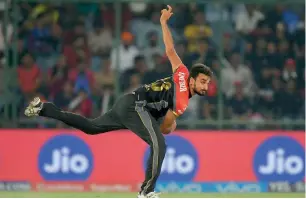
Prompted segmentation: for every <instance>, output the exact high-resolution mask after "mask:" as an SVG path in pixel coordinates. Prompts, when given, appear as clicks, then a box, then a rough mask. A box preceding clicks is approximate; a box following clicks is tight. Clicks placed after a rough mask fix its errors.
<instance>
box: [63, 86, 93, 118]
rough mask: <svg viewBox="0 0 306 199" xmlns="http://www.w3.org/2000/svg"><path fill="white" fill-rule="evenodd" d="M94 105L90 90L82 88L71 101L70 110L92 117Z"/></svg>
mask: <svg viewBox="0 0 306 199" xmlns="http://www.w3.org/2000/svg"><path fill="white" fill-rule="evenodd" d="M92 105H93V104H92V101H91V100H90V99H89V97H88V92H87V91H86V90H83V89H80V90H79V91H78V95H77V96H76V97H75V98H74V99H73V100H72V101H71V102H70V103H69V105H68V110H69V111H72V112H75V113H78V114H80V115H83V116H85V117H90V116H91V115H92Z"/></svg>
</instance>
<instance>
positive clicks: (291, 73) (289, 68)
mask: <svg viewBox="0 0 306 199" xmlns="http://www.w3.org/2000/svg"><path fill="white" fill-rule="evenodd" d="M297 76H298V74H297V72H296V64H295V61H294V60H293V59H287V61H286V63H285V67H284V69H283V74H282V77H283V80H284V81H285V82H288V81H289V80H294V81H296V80H297Z"/></svg>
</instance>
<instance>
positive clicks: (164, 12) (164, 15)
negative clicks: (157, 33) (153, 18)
mask: <svg viewBox="0 0 306 199" xmlns="http://www.w3.org/2000/svg"><path fill="white" fill-rule="evenodd" d="M167 7H168V9H162V11H161V16H160V23H165V22H167V21H168V20H169V19H170V17H171V15H173V12H172V8H171V6H169V5H167Z"/></svg>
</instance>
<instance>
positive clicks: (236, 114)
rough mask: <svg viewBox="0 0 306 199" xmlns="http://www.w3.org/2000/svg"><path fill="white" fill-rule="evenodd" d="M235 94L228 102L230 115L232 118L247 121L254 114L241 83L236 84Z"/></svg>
mask: <svg viewBox="0 0 306 199" xmlns="http://www.w3.org/2000/svg"><path fill="white" fill-rule="evenodd" d="M234 92H235V94H234V95H233V96H232V97H231V98H230V99H229V101H228V113H229V116H230V118H232V119H238V120H247V119H248V118H249V116H250V115H251V113H252V107H251V103H250V101H249V99H248V98H247V96H246V95H245V94H244V91H243V85H242V83H240V82H237V83H236V84H235V91H234Z"/></svg>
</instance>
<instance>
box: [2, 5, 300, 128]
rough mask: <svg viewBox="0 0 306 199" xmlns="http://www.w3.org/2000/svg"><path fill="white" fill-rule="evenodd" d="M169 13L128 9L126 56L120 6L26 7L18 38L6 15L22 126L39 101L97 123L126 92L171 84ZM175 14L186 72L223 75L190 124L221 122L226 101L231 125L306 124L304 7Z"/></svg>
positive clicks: (178, 10) (194, 103)
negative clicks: (202, 69) (166, 39)
mask: <svg viewBox="0 0 306 199" xmlns="http://www.w3.org/2000/svg"><path fill="white" fill-rule="evenodd" d="M0 7H1V6H0ZM164 7H165V5H162V4H145V3H127V4H123V5H122V13H121V14H122V15H121V23H120V29H121V33H120V41H119V42H120V45H119V46H117V48H116V47H115V46H116V45H115V44H116V42H115V41H116V40H115V33H116V32H115V28H116V19H115V11H114V6H113V4H95V3H78V4H59V5H57V4H41V3H20V5H18V9H19V10H18V23H17V24H18V29H17V30H14V27H13V20H9V21H10V23H9V24H6V27H5V26H4V23H3V18H4V15H3V13H4V12H3V10H2V12H1V13H2V16H1V18H2V20H1V21H2V22H1V24H0V28H1V31H0V54H1V58H2V67H3V66H4V65H5V66H7V67H12V68H13V67H14V63H16V64H18V67H17V71H16V72H17V80H16V81H18V85H19V86H18V89H16V91H15V92H16V93H17V94H18V96H20V97H21V100H20V104H19V107H18V108H19V110H20V117H23V116H22V113H23V111H22V110H23V108H24V107H25V106H26V105H27V104H28V102H29V101H30V100H31V99H32V98H33V97H34V96H40V97H41V98H43V99H44V100H49V101H53V102H54V103H55V104H56V105H57V106H58V107H60V108H62V109H64V110H69V111H73V112H76V113H80V114H82V115H84V116H86V117H95V116H98V115H100V114H103V113H105V112H106V111H107V110H109V109H110V108H111V106H112V104H113V103H114V101H115V100H116V99H115V93H116V92H115V91H116V90H117V89H118V90H119V91H120V92H121V93H126V92H130V91H132V90H133V89H135V88H137V87H138V86H140V85H141V84H146V83H150V82H152V81H155V80H157V79H160V78H163V77H166V76H169V75H171V66H170V65H169V64H170V63H169V61H168V60H167V57H166V56H165V53H164V45H163V41H162V33H161V28H160V24H159V17H160V10H161V9H163V8H164ZM173 9H174V15H173V16H172V18H171V19H170V21H169V26H170V28H171V31H172V34H173V37H174V40H175V43H176V46H175V47H176V50H177V53H178V55H179V56H180V57H181V59H182V60H183V62H184V64H185V65H186V66H187V67H191V66H192V65H193V64H194V63H197V62H200V63H204V64H206V65H208V66H209V67H211V68H212V70H213V71H214V74H215V76H214V78H213V81H212V83H211V85H210V88H209V91H208V93H207V96H206V97H195V98H193V99H192V100H191V102H190V105H189V108H188V110H187V113H186V114H184V116H182V119H184V118H185V119H186V118H188V119H206V120H216V119H217V118H218V110H219V111H220V108H219V102H220V101H219V100H220V98H219V97H221V100H222V101H223V102H224V106H223V110H222V112H223V116H224V118H225V119H238V120H254V121H257V122H260V121H264V120H271V119H281V120H283V119H285V120H288V119H289V120H295V119H303V118H304V117H305V112H304V110H305V97H304V96H305V94H304V92H305V39H304V36H305V11H304V6H299V5H296V6H285V5H270V4H269V5H262V6H258V5H253V4H219V3H214V2H212V3H207V4H199V5H197V4H178V5H173ZM9 17H10V19H11V18H12V12H10V15H9ZM5 31H6V32H5ZM14 33H16V34H17V36H14ZM5 34H7V36H8V38H9V40H8V47H9V49H8V51H7V53H5V41H4V35H5ZM14 38H17V39H18V41H17V42H16V43H17V44H16V45H15V46H16V49H15V48H14V45H13V43H14V42H12V41H14ZM14 50H17V56H14ZM117 56H119V57H117ZM16 58H17V60H16V61H14V59H16ZM117 58H118V59H117ZM116 85H119V86H118V88H116ZM0 90H1V89H0ZM0 95H1V91H0ZM218 96H219V97H218ZM0 98H1V97H0ZM1 110H2V109H1V105H0V111H1Z"/></svg>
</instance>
